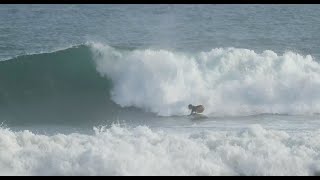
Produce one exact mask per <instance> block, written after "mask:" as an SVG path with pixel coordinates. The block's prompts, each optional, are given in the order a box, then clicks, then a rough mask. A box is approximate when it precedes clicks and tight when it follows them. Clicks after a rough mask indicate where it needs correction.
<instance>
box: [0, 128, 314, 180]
mask: <svg viewBox="0 0 320 180" xmlns="http://www.w3.org/2000/svg"><path fill="white" fill-rule="evenodd" d="M95 131H96V133H95V134H94V135H84V134H78V133H73V134H68V135H65V134H56V135H53V136H46V135H39V134H34V133H31V132H30V131H27V130H24V131H21V132H13V131H10V130H9V129H3V128H1V129H0V175H315V174H316V173H319V171H320V166H319V164H320V159H319V157H320V156H319V153H320V146H319V143H318V141H319V140H320V132H319V131H315V132H309V133H307V134H303V133H302V134H291V135H290V134H287V133H286V132H283V131H274V130H267V129H264V128H262V127H261V126H259V125H253V126H251V127H249V128H247V129H244V130H237V131H232V132H223V131H222V132H219V131H217V132H212V131H201V132H190V131H189V132H187V133H173V132H164V131H155V130H151V129H149V128H148V127H146V126H139V127H136V128H132V129H128V128H122V127H119V126H113V127H111V128H109V129H105V128H101V129H98V128H95Z"/></svg>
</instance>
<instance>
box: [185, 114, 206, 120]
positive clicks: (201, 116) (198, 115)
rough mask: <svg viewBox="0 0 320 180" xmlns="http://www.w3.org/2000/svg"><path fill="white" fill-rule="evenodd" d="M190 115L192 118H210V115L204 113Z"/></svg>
mask: <svg viewBox="0 0 320 180" xmlns="http://www.w3.org/2000/svg"><path fill="white" fill-rule="evenodd" d="M189 117H190V119H192V120H200V119H207V118H208V116H206V115H203V114H192V115H189Z"/></svg>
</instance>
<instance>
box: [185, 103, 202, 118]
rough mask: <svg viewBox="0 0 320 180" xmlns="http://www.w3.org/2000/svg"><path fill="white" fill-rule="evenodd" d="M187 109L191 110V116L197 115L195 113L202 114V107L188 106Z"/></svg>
mask: <svg viewBox="0 0 320 180" xmlns="http://www.w3.org/2000/svg"><path fill="white" fill-rule="evenodd" d="M188 108H189V109H190V110H191V114H190V115H193V114H197V113H202V112H203V111H204V106H203V105H197V106H193V105H192V104H189V105H188Z"/></svg>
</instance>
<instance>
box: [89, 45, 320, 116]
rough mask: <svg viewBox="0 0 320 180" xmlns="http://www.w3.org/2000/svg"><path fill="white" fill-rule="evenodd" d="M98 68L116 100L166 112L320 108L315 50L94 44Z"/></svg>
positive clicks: (239, 112)
mask: <svg viewBox="0 0 320 180" xmlns="http://www.w3.org/2000/svg"><path fill="white" fill-rule="evenodd" d="M90 47H91V49H92V52H93V55H94V60H95V61H96V64H97V71H98V72H99V73H100V74H101V75H103V76H105V77H108V78H110V79H111V80H112V82H113V88H112V90H111V98H112V100H113V101H114V102H115V103H117V104H119V105H120V106H122V107H127V106H135V107H139V108H143V109H145V110H146V111H151V112H154V113H156V114H158V115H161V116H170V115H183V114H187V113H189V112H188V109H187V105H188V104H203V105H204V106H205V108H206V109H205V113H206V114H209V115H215V116H217V115H222V116H224V115H236V116H239V115H240V116H241V115H252V114H261V113H271V114H312V113H319V112H320V95H319V93H317V92H319V90H320V80H319V79H320V65H319V63H318V62H316V61H315V60H314V59H313V57H312V56H311V55H307V56H303V55H300V54H298V53H294V52H291V51H289V52H285V53H284V54H282V55H278V54H276V53H275V52H273V51H270V50H266V51H263V52H262V53H256V52H254V51H253V50H248V49H238V48H215V49H212V50H211V51H208V52H199V53H196V54H187V53H180V52H172V51H168V50H161V49H160V50H153V49H142V50H132V51H120V50H118V49H115V48H112V47H110V46H108V45H103V44H98V43H92V44H91V45H90Z"/></svg>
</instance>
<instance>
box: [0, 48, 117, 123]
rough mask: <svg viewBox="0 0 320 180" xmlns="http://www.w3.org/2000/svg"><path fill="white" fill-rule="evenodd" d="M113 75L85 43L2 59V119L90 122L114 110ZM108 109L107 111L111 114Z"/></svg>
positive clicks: (0, 96) (11, 121) (15, 121)
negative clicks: (102, 69) (105, 74)
mask: <svg viewBox="0 0 320 180" xmlns="http://www.w3.org/2000/svg"><path fill="white" fill-rule="evenodd" d="M110 87H111V81H109V80H107V79H106V78H102V77H101V76H100V75H99V74H98V73H97V72H96V70H95V65H94V62H93V61H92V55H91V52H90V50H89V49H88V47H87V46H85V45H80V46H75V47H72V48H68V49H65V50H61V51H56V52H51V53H43V54H33V55H25V56H19V57H16V58H14V59H10V60H6V61H1V62H0V114H1V116H0V122H1V121H5V122H6V123H8V124H12V123H13V124H18V125H23V124H30V123H31V124H35V123H57V122H59V123H70V122H73V123H76V124H78V123H85V122H89V121H95V120H98V119H100V120H101V119H103V118H105V117H107V115H108V114H109V116H111V115H110V114H112V110H114V108H112V107H113V104H114V103H112V102H111V101H110V100H109V98H108V97H109V93H108V92H109V89H110ZM106 114H107V115H106Z"/></svg>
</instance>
